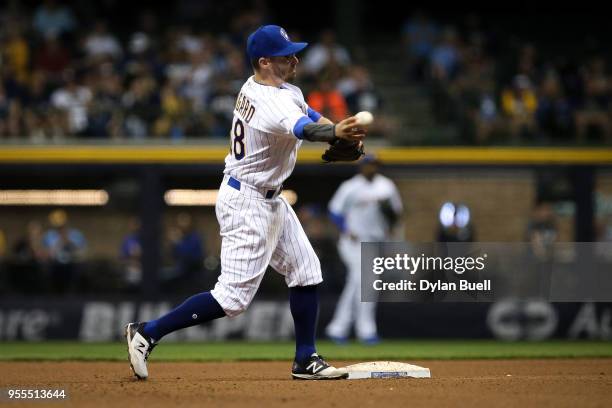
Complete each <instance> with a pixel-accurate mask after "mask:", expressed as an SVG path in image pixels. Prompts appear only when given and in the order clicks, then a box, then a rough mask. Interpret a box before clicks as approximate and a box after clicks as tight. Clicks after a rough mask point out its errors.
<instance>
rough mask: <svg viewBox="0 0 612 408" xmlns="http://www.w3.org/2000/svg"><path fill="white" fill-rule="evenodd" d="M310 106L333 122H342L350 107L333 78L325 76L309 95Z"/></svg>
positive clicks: (307, 99)
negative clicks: (336, 87) (335, 85)
mask: <svg viewBox="0 0 612 408" xmlns="http://www.w3.org/2000/svg"><path fill="white" fill-rule="evenodd" d="M306 101H307V102H308V106H310V107H311V108H312V109H314V110H316V111H317V112H319V113H321V115H323V116H325V117H326V118H328V119H329V120H331V121H332V122H340V121H341V120H342V119H344V118H346V117H347V116H348V113H349V111H348V107H347V106H346V101H345V99H344V96H342V94H341V93H340V92H339V91H337V90H336V89H334V83H333V82H332V80H331V79H330V78H329V77H327V76H323V77H321V79H320V80H319V82H318V86H317V87H316V88H315V89H313V90H312V91H311V92H310V93H309V94H308V96H307V98H306Z"/></svg>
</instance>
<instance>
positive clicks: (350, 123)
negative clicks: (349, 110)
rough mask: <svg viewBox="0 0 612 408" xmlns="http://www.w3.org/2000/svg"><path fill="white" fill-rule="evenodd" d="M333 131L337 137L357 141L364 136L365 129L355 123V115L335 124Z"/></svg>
mask: <svg viewBox="0 0 612 408" xmlns="http://www.w3.org/2000/svg"><path fill="white" fill-rule="evenodd" d="M335 131H336V137H337V138H340V139H346V140H351V141H358V140H362V139H363V138H364V137H365V136H366V132H367V129H365V128H363V127H360V126H358V125H357V118H356V117H354V116H349V117H348V118H346V119H344V120H342V121H340V122H338V123H337V124H336V129H335Z"/></svg>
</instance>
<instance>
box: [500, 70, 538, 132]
mask: <svg viewBox="0 0 612 408" xmlns="http://www.w3.org/2000/svg"><path fill="white" fill-rule="evenodd" d="M501 102H502V110H503V112H504V114H505V115H506V117H507V119H508V121H509V123H508V124H509V131H510V135H511V137H512V139H513V140H514V141H518V140H519V139H521V138H526V139H527V138H529V137H530V136H533V135H534V134H535V125H536V122H535V111H536V109H537V107H538V99H537V96H536V93H535V90H534V88H533V85H532V83H531V81H530V80H529V78H528V77H527V76H525V75H517V76H516V77H515V78H514V80H513V84H512V87H508V88H506V89H504V91H503V92H502V96H501Z"/></svg>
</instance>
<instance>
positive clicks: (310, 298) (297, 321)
mask: <svg viewBox="0 0 612 408" xmlns="http://www.w3.org/2000/svg"><path fill="white" fill-rule="evenodd" d="M289 307H290V309H291V315H292V316H293V323H294V325H295V360H296V361H298V362H304V361H306V360H308V358H310V356H311V355H312V353H316V351H317V350H316V349H315V331H316V326H317V318H318V314H319V294H318V292H317V286H316V285H313V286H296V287H294V288H289Z"/></svg>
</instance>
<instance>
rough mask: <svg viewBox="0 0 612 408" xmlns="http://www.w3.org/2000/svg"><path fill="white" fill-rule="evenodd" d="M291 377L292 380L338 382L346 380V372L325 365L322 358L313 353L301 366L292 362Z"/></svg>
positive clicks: (344, 369) (343, 369)
mask: <svg viewBox="0 0 612 408" xmlns="http://www.w3.org/2000/svg"><path fill="white" fill-rule="evenodd" d="M291 376H292V377H293V379H294V380H339V379H343V378H348V371H347V370H346V368H336V367H333V366H331V365H329V364H327V362H326V361H325V360H324V359H323V357H321V356H320V355H318V354H317V353H313V354H312V355H311V356H310V358H309V359H308V361H306V362H304V363H303V364H300V363H299V362H297V361H294V362H293V369H292V370H291Z"/></svg>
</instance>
